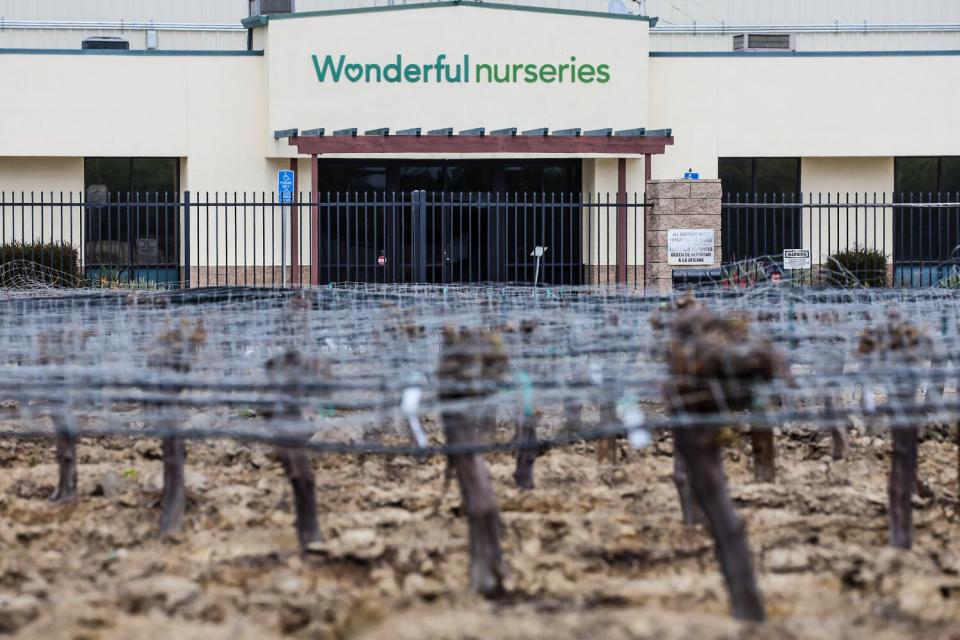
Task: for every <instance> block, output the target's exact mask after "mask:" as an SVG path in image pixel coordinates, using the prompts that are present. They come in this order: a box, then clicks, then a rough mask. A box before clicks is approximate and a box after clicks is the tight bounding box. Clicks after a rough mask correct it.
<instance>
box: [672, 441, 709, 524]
mask: <svg viewBox="0 0 960 640" xmlns="http://www.w3.org/2000/svg"><path fill="white" fill-rule="evenodd" d="M673 483H674V485H675V486H676V487H677V495H678V496H679V498H680V513H681V515H682V517H683V524H685V525H687V526H692V525H697V524H700V525H706V524H707V519H706V516H704V515H703V510H702V509H701V508H700V504H699V503H698V502H697V499H696V498H695V497H694V495H693V491H692V489H691V488H690V479H689V476H688V474H687V465H686V463H685V462H684V461H683V455H681V454H680V450H679V448H678V447H677V444H676V438H674V447H673Z"/></svg>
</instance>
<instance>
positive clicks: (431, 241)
mask: <svg viewBox="0 0 960 640" xmlns="http://www.w3.org/2000/svg"><path fill="white" fill-rule="evenodd" d="M98 196H99V197H98V198H97V199H96V201H91V200H86V201H85V200H84V199H83V198H82V197H81V196H79V195H76V194H70V193H67V194H64V193H58V194H50V193H44V194H36V193H17V194H9V193H0V244H11V243H17V244H19V245H20V246H21V248H22V251H23V252H24V259H25V260H29V259H30V258H31V256H30V255H29V254H30V252H31V248H32V246H33V245H32V243H35V242H44V243H61V242H62V243H65V244H69V245H71V246H74V247H76V248H78V250H79V255H80V261H81V264H80V271H81V273H83V274H85V275H86V277H87V279H88V280H89V281H90V282H91V283H93V284H100V285H121V284H136V285H139V286H156V287H190V286H217V285H235V284H239V285H248V286H300V285H307V284H319V285H322V284H327V283H336V282H382V283H388V282H389V283H395V282H399V283H462V282H515V283H531V284H532V283H536V284H544V285H576V284H587V283H601V284H605V283H620V284H630V285H634V286H636V285H638V284H640V283H642V281H643V275H642V266H641V265H640V264H639V263H640V260H639V259H638V258H637V256H639V255H640V251H641V249H640V247H641V246H642V243H643V239H642V231H643V223H642V219H643V211H644V208H645V207H646V206H647V205H646V204H645V203H644V201H643V197H642V195H636V194H633V195H631V196H629V197H628V198H626V199H624V200H622V201H618V199H617V197H616V196H615V195H603V196H601V195H596V194H586V195H583V194H572V193H548V194H543V193H539V194H516V193H510V194H504V193H465V192H464V193H449V192H444V193H434V192H425V191H413V192H403V193H383V192H377V193H325V194H321V195H320V197H319V198H318V200H317V201H316V202H313V201H312V200H311V196H310V195H309V194H299V197H298V198H296V199H295V201H294V202H293V203H292V204H291V205H284V204H281V203H280V202H279V201H278V199H277V198H276V197H275V195H274V194H272V193H258V194H253V193H236V192H234V193H223V192H215V193H202V194H197V193H191V192H184V193H183V194H182V196H181V195H177V194H175V195H171V194H158V193H150V194H142V193H141V194H128V193H125V194H98Z"/></svg>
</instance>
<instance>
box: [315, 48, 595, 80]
mask: <svg viewBox="0 0 960 640" xmlns="http://www.w3.org/2000/svg"><path fill="white" fill-rule="evenodd" d="M311 57H312V58H313V68H314V70H315V71H316V73H317V81H318V82H341V81H343V80H346V81H347V82H371V83H373V82H390V83H399V82H409V83H438V84H439V83H451V84H458V83H470V82H478V83H485V82H486V83H493V82H497V83H521V82H525V83H528V84H534V83H543V84H550V83H555V82H556V83H571V84H573V83H582V84H590V83H593V82H598V83H600V84H604V83H607V82H610V65H608V64H588V63H580V62H577V57H576V56H570V60H569V61H567V62H563V63H560V64H552V63H546V64H533V63H522V62H517V63H495V64H486V63H476V64H473V65H471V63H470V55H469V54H464V56H463V59H462V61H458V62H448V61H447V55H446V54H445V53H441V54H439V55H437V57H436V60H434V61H433V62H430V63H426V64H419V63H412V62H411V63H405V62H404V61H403V56H402V55H401V54H399V53H398V54H397V55H396V58H395V59H394V60H393V61H391V62H388V63H386V64H379V63H360V62H348V61H347V56H346V55H345V54H342V53H341V54H340V55H339V56H337V57H335V56H333V55H330V54H327V55H325V56H323V57H322V58H321V57H320V56H318V55H316V54H314V55H313V56H311Z"/></svg>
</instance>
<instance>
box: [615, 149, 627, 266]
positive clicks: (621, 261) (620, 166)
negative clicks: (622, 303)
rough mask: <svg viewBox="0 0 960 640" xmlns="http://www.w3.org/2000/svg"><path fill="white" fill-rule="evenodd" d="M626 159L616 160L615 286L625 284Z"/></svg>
mask: <svg viewBox="0 0 960 640" xmlns="http://www.w3.org/2000/svg"><path fill="white" fill-rule="evenodd" d="M628 259H629V256H628V255H627V159H626V158H619V159H617V284H619V285H625V284H627V260H628Z"/></svg>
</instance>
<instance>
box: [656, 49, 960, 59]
mask: <svg viewBox="0 0 960 640" xmlns="http://www.w3.org/2000/svg"><path fill="white" fill-rule="evenodd" d="M649 55H650V57H651V58H884V57H887V58H889V57H896V56H902V57H937V56H960V49H915V50H903V51H895V50H884V51H651V52H650V54H649Z"/></svg>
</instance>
